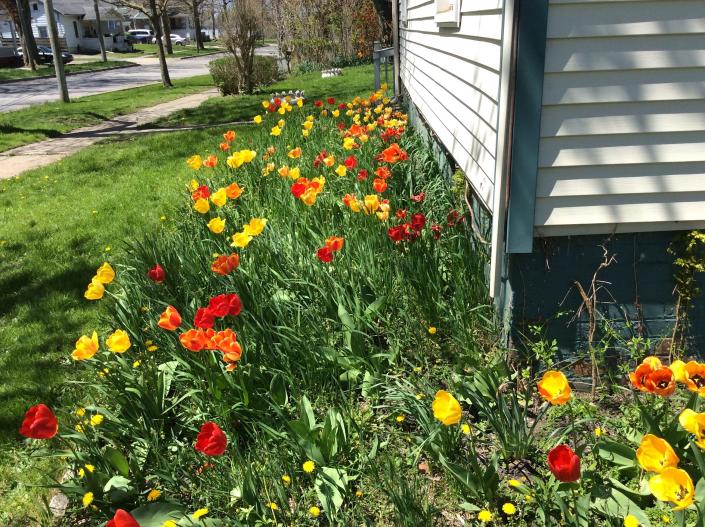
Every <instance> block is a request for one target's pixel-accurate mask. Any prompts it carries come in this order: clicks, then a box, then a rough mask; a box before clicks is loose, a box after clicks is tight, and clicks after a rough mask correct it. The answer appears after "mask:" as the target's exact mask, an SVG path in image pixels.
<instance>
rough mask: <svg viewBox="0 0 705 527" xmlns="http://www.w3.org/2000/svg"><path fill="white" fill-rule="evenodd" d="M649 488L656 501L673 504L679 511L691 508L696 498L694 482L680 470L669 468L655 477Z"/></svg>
mask: <svg viewBox="0 0 705 527" xmlns="http://www.w3.org/2000/svg"><path fill="white" fill-rule="evenodd" d="M649 488H650V489H651V494H653V495H654V496H655V497H656V499H658V500H661V501H668V502H671V503H673V504H674V505H675V507H674V510H677V511H678V510H682V509H685V508H686V507H690V506H691V505H692V504H693V501H694V498H695V489H694V488H693V480H692V479H690V476H689V475H688V473H687V472H686V471H685V470H683V469H680V468H673V467H669V468H666V469H664V470H663V472H661V473H660V474H657V475H655V476H653V477H652V478H651V479H650V480H649Z"/></svg>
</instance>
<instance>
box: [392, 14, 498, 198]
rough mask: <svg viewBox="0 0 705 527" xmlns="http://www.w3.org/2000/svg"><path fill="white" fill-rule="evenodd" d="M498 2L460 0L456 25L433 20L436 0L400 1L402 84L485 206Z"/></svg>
mask: <svg viewBox="0 0 705 527" xmlns="http://www.w3.org/2000/svg"><path fill="white" fill-rule="evenodd" d="M405 3H406V5H404V4H405ZM503 3H504V2H503V0H472V1H471V0H464V1H463V2H462V5H461V21H460V27H459V28H443V27H439V26H438V25H437V24H436V22H435V21H434V14H435V9H436V6H435V1H434V0H408V1H407V2H403V1H402V2H400V4H399V6H400V19H401V24H400V44H399V45H400V58H401V64H400V76H401V81H402V84H403V87H404V91H405V92H406V93H407V94H408V98H409V99H410V102H411V103H412V104H413V105H414V106H415V107H416V108H417V109H418V112H419V113H420V115H421V116H422V117H423V119H424V121H425V122H426V123H427V125H428V126H429V127H430V128H431V130H432V131H433V133H434V134H435V136H436V137H437V138H438V140H439V141H440V143H441V144H443V146H444V147H445V148H446V149H447V151H448V152H449V153H450V154H451V156H452V158H453V159H454V160H455V162H457V164H458V165H459V166H460V168H461V169H462V170H463V171H464V172H465V175H466V177H467V178H468V179H469V181H470V183H471V184H472V186H473V189H474V190H475V192H476V193H477V196H478V197H479V199H480V200H481V201H482V203H483V204H484V206H485V207H487V209H488V210H490V211H491V210H492V208H493V192H494V175H495V164H496V161H495V159H496V153H497V121H498V113H499V112H498V100H499V89H500V63H501V56H502V13H503Z"/></svg>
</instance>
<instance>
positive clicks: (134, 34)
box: [127, 29, 154, 44]
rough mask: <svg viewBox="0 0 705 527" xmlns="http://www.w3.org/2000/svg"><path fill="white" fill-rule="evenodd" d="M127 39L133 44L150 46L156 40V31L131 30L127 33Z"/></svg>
mask: <svg viewBox="0 0 705 527" xmlns="http://www.w3.org/2000/svg"><path fill="white" fill-rule="evenodd" d="M127 38H128V39H129V40H130V41H132V42H138V43H140V44H148V43H149V42H152V40H153V39H154V31H152V30H151V29H130V30H129V31H128V32H127Z"/></svg>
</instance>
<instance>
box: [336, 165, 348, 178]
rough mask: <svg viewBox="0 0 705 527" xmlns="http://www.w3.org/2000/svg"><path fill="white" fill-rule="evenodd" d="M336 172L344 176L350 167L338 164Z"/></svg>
mask: <svg viewBox="0 0 705 527" xmlns="http://www.w3.org/2000/svg"><path fill="white" fill-rule="evenodd" d="M335 173H336V174H338V175H339V176H340V177H343V176H344V175H345V174H347V173H348V169H347V168H346V167H345V165H338V168H336V169H335Z"/></svg>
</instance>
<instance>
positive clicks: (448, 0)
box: [433, 0, 462, 28]
mask: <svg viewBox="0 0 705 527" xmlns="http://www.w3.org/2000/svg"><path fill="white" fill-rule="evenodd" d="M461 2H462V0H435V4H436V14H435V16H434V17H433V20H434V21H435V22H436V25H437V26H441V27H453V28H459V27H460V3H461Z"/></svg>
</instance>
